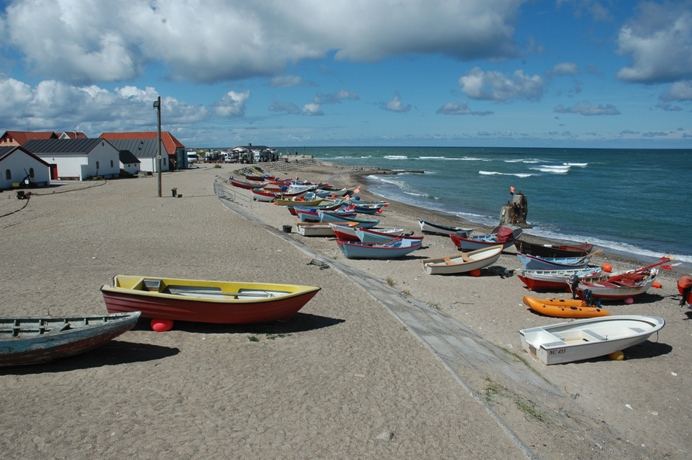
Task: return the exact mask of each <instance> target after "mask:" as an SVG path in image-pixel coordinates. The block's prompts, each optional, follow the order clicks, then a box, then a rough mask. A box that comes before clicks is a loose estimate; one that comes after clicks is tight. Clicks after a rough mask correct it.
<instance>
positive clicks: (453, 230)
mask: <svg viewBox="0 0 692 460" xmlns="http://www.w3.org/2000/svg"><path fill="white" fill-rule="evenodd" d="M418 225H419V226H420V230H421V232H423V233H430V234H433V235H442V236H449V235H459V236H466V235H468V234H469V233H471V231H472V230H473V229H472V228H464V227H454V226H450V225H443V224H438V223H435V222H430V221H429V220H424V219H419V220H418Z"/></svg>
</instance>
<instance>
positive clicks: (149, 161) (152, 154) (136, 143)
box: [108, 139, 170, 173]
mask: <svg viewBox="0 0 692 460" xmlns="http://www.w3.org/2000/svg"><path fill="white" fill-rule="evenodd" d="M108 142H110V143H111V144H113V145H114V146H115V148H117V149H118V150H129V151H130V152H132V154H134V156H135V157H137V159H138V160H139V161H140V164H139V169H140V170H141V171H142V172H148V173H155V172H157V171H158V169H157V167H156V156H157V155H158V147H157V144H158V143H157V141H156V139H111V140H109V141H108ZM169 167H170V158H169V156H168V155H167V154H166V151H165V150H164V149H163V142H161V171H168V170H169Z"/></svg>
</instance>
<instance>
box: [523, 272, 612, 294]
mask: <svg viewBox="0 0 692 460" xmlns="http://www.w3.org/2000/svg"><path fill="white" fill-rule="evenodd" d="M517 277H518V278H519V279H520V280H521V281H522V283H524V284H525V285H526V287H527V288H529V289H530V290H532V291H536V292H571V280H572V279H573V277H577V278H579V279H594V280H595V279H599V278H602V277H603V271H602V270H601V268H600V267H587V268H575V269H567V270H521V271H520V272H519V273H518V274H517Z"/></svg>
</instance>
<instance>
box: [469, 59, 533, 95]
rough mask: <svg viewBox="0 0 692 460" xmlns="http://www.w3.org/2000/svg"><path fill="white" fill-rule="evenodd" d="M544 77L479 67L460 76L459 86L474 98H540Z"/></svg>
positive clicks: (522, 72)
mask: <svg viewBox="0 0 692 460" xmlns="http://www.w3.org/2000/svg"><path fill="white" fill-rule="evenodd" d="M543 85H544V82H543V78H542V77H541V76H540V75H526V74H524V71H523V70H516V71H515V72H514V74H512V75H511V76H506V75H504V74H502V73H500V72H495V71H484V70H481V69H480V68H478V67H475V68H473V69H472V70H471V71H470V72H469V73H468V74H466V75H463V76H461V77H460V78H459V86H460V87H461V89H462V91H463V92H464V94H466V95H467V96H468V97H470V98H472V99H485V100H494V101H508V100H510V99H529V100H538V99H540V98H541V96H542V95H543Z"/></svg>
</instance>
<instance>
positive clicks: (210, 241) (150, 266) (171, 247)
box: [0, 159, 692, 458]
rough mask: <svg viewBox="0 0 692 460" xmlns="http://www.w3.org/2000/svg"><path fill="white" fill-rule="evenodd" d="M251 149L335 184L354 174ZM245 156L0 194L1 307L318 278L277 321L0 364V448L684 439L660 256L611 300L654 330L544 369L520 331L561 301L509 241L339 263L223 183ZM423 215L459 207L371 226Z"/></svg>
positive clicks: (405, 450)
mask: <svg viewBox="0 0 692 460" xmlns="http://www.w3.org/2000/svg"><path fill="white" fill-rule="evenodd" d="M292 160H294V159H292ZM262 166H263V167H265V168H266V169H267V170H268V171H270V172H272V173H273V174H277V175H279V176H281V177H283V176H285V177H297V176H299V177H301V178H307V179H311V180H314V181H329V182H332V183H334V184H336V185H349V186H350V185H355V184H354V181H357V180H359V179H358V177H359V175H360V174H362V173H363V171H358V170H355V169H352V168H345V167H338V166H334V165H325V164H320V163H318V162H316V161H312V160H306V159H301V160H299V161H291V162H289V163H284V162H277V163H271V164H262ZM239 167H240V166H239V165H223V166H222V167H220V168H215V167H213V166H211V165H201V166H200V167H199V168H195V169H191V170H186V171H178V172H174V173H167V174H164V176H163V181H164V186H163V189H164V197H163V198H159V197H158V196H157V195H156V181H155V179H154V178H151V177H149V178H138V179H128V180H114V181H108V182H85V183H81V184H70V185H65V186H61V187H56V188H52V189H41V190H36V193H35V194H34V195H33V196H32V197H31V199H30V201H29V202H28V204H27V202H26V201H20V200H17V199H16V198H15V196H14V194H12V193H9V192H4V193H0V215H1V216H3V217H0V228H2V231H3V240H2V243H0V248H2V249H1V251H0V254H2V258H3V270H2V272H3V276H2V278H1V281H0V283H1V285H0V286H1V288H2V292H3V301H2V303H0V314H2V316H17V315H27V316H28V315H47V314H50V315H62V314H75V313H103V312H105V306H104V304H103V300H102V298H101V293H100V292H99V288H100V286H101V285H103V284H107V283H109V282H110V279H111V278H112V276H113V275H115V274H139V275H165V276H171V277H181V278H201V279H228V280H246V281H265V282H278V283H295V284H308V285H315V286H320V287H321V288H322V290H321V292H320V293H319V294H318V295H317V296H316V297H315V298H314V299H313V300H312V301H310V302H309V303H308V304H307V305H306V306H305V307H304V308H303V309H302V310H301V312H300V313H299V314H298V315H297V316H296V317H295V318H294V319H293V320H291V321H288V322H285V323H275V324H269V325H261V326H252V327H221V326H204V325H192V324H178V325H176V327H175V329H174V330H173V331H170V332H166V333H154V332H152V331H150V330H149V329H148V328H147V327H146V324H142V325H141V326H140V327H139V328H137V329H136V330H134V331H131V332H128V333H126V334H124V335H123V336H121V337H119V338H118V339H116V340H115V341H113V342H111V343H110V344H109V345H107V346H106V347H104V348H101V349H99V350H95V351H93V352H90V353H88V354H85V355H82V356H79V357H74V358H71V359H67V360H63V361H57V362H54V363H52V364H47V365H42V366H34V367H27V368H15V369H4V370H0V385H1V387H2V389H3V391H2V403H3V407H4V415H3V417H2V420H1V421H0V427H1V428H2V430H3V432H4V433H5V436H4V437H3V440H2V441H0V442H1V443H2V450H3V452H4V453H5V456H6V457H7V458H36V457H38V456H44V457H56V458H93V457H99V458H115V457H122V456H124V455H127V456H132V457H145V458H151V457H157V458H158V457H168V458H171V457H173V458H189V457H191V456H197V457H212V458H218V457H224V458H248V457H256V458H279V457H281V458H315V457H319V458H356V457H358V458H421V457H423V458H469V457H470V458H520V457H536V458H689V457H690V455H691V450H692V441H690V439H689V437H688V435H687V431H688V427H689V426H690V424H691V423H690V422H692V416H690V413H689V409H688V406H689V403H688V399H689V397H690V396H692V385H691V383H692V378H691V376H690V366H689V357H688V356H687V354H686V353H687V352H688V350H689V349H690V346H689V343H690V337H691V336H692V329H690V322H689V321H688V320H689V318H690V316H689V315H688V314H686V313H687V312H689V310H687V309H685V308H681V307H679V306H678V298H677V297H676V295H675V294H677V291H676V290H675V276H674V274H671V273H667V272H662V274H661V275H660V276H661V282H662V284H663V288H662V289H655V290H654V289H652V290H651V291H650V293H649V294H647V295H645V296H643V297H642V298H641V299H639V300H638V301H637V302H635V303H634V304H632V305H624V304H615V305H613V306H612V307H609V308H610V309H611V311H612V313H614V314H625V313H631V314H648V315H658V316H662V317H664V318H665V320H666V326H665V328H664V329H663V330H662V332H661V333H660V335H659V337H655V336H654V337H652V340H653V341H652V342H646V343H645V344H643V345H640V346H637V347H634V348H632V349H629V350H626V351H625V360H624V361H611V360H608V359H597V360H591V361H587V362H581V363H572V364H566V365H560V366H550V367H547V366H543V365H542V364H540V363H538V362H535V361H533V360H532V359H531V358H530V357H529V356H528V355H526V354H525V353H523V352H522V351H521V347H520V340H519V334H518V330H519V329H522V328H527V327H531V326H537V325H542V324H550V323H554V322H558V321H559V320H556V319H553V318H546V317H541V316H537V315H535V314H532V313H531V312H529V311H528V310H526V308H525V307H524V306H523V305H522V304H521V297H522V295H524V294H525V293H526V290H525V289H524V288H523V285H522V283H521V282H520V281H519V280H518V279H517V278H516V276H504V275H508V274H509V272H508V271H511V270H514V269H517V268H519V262H518V261H517V260H516V258H515V257H514V256H513V255H512V254H504V255H503V256H502V257H501V258H500V260H499V262H498V263H497V264H496V266H495V267H493V268H492V269H490V270H486V271H485V272H484V274H483V276H481V277H468V276H453V277H436V276H429V275H427V274H425V272H424V271H423V269H422V264H421V260H422V259H424V258H428V257H440V256H445V255H450V254H452V253H454V251H455V249H454V247H453V246H452V245H451V243H450V241H449V239H447V238H444V237H438V236H427V235H426V237H425V240H424V242H425V247H424V249H422V250H420V251H417V252H415V253H414V255H412V256H409V257H407V258H405V259H402V260H394V261H376V260H348V259H346V258H345V257H343V255H342V254H341V252H340V250H339V249H338V247H337V245H336V243H335V242H334V240H333V238H304V237H301V236H300V235H298V234H296V233H295V232H292V233H284V232H281V231H280V229H281V227H282V225H286V224H289V225H293V224H295V222H296V219H295V217H293V216H290V215H289V213H288V212H287V210H286V209H284V208H281V207H278V206H274V205H271V204H267V203H260V202H255V201H252V199H251V196H250V193H248V191H246V190H242V189H239V188H234V187H231V186H230V185H228V184H227V183H226V182H225V180H226V179H227V178H228V176H229V175H230V174H231V173H232V171H233V170H235V169H238V168H239ZM364 185H365V184H364ZM173 187H176V188H177V189H178V193H179V194H182V197H179V198H173V197H172V196H171V193H170V189H171V188H173ZM53 192H57V193H53ZM61 192H64V193H61ZM362 196H363V199H368V194H367V191H366V190H364V191H363V193H362ZM23 206H25V207H23ZM22 207H23V208H22ZM418 218H434V219H436V220H438V221H443V222H447V223H450V224H451V223H457V224H458V223H459V221H458V219H453V218H451V217H449V216H446V217H445V216H442V215H439V214H436V213H432V212H428V211H424V210H420V209H417V208H413V207H410V206H407V205H404V204H400V203H391V204H390V206H389V207H388V208H387V210H386V211H385V213H384V216H383V219H382V224H383V225H388V226H399V227H404V228H407V229H409V230H415V231H416V233H419V231H418V228H417V220H418ZM294 230H295V228H294ZM314 259H318V260H319V261H321V262H323V263H326V264H327V266H328V268H326V269H322V268H320V266H319V265H318V264H314V263H311V261H313V260H314ZM614 265H615V268H616V269H624V268H629V267H631V266H633V265H632V264H631V263H630V264H628V263H627V261H622V260H619V261H616V262H614ZM501 275H503V276H501ZM657 339H658V341H656V340H657Z"/></svg>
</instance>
